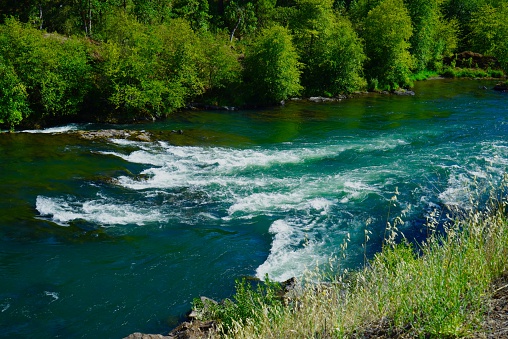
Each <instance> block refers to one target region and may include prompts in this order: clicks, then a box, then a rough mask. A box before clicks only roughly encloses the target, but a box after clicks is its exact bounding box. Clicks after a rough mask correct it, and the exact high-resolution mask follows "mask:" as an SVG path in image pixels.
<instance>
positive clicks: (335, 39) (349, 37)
mask: <svg viewBox="0 0 508 339" xmlns="http://www.w3.org/2000/svg"><path fill="white" fill-rule="evenodd" d="M333 19H334V20H333V22H331V23H330V27H329V29H327V30H325V31H324V32H320V33H319V34H318V35H317V36H316V37H315V38H314V43H313V45H312V46H313V49H312V51H309V53H308V54H304V55H305V56H306V57H307V59H305V60H302V61H304V62H305V63H306V66H305V68H304V71H303V77H302V82H303V85H304V86H305V91H306V93H307V94H308V95H323V94H325V92H327V93H329V95H330V96H335V95H338V94H341V93H351V92H353V91H356V90H358V89H361V88H363V87H365V80H364V79H363V78H362V74H363V63H364V61H365V59H366V57H365V54H364V52H363V45H362V42H361V40H360V39H359V37H358V35H357V34H356V32H355V31H354V30H353V27H352V25H351V23H350V22H349V20H348V19H347V18H345V17H333Z"/></svg>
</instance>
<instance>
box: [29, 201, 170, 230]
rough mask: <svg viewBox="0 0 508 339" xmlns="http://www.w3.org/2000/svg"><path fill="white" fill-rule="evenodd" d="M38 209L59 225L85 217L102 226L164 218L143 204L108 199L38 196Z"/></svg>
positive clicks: (155, 220) (140, 222) (153, 220)
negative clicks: (123, 202)
mask: <svg viewBox="0 0 508 339" xmlns="http://www.w3.org/2000/svg"><path fill="white" fill-rule="evenodd" d="M36 209H37V211H38V212H39V213H40V215H41V216H43V217H49V218H50V219H51V220H52V221H53V222H55V223H57V224H59V225H64V226H65V225H68V224H69V222H71V221H73V220H80V219H81V220H86V221H89V222H94V223H97V224H100V225H103V226H109V225H127V224H137V225H140V226H141V225H144V224H145V223H146V222H157V221H159V220H161V219H162V217H161V213H160V212H159V211H158V210H154V209H151V208H141V207H137V206H135V205H132V204H120V203H114V202H110V201H108V200H106V199H98V200H90V201H84V202H79V201H72V200H66V199H62V198H48V197H44V196H38V197H37V200H36Z"/></svg>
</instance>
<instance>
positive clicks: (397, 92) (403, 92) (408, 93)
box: [393, 89, 415, 96]
mask: <svg viewBox="0 0 508 339" xmlns="http://www.w3.org/2000/svg"><path fill="white" fill-rule="evenodd" d="M393 94H395V95H409V96H413V95H415V92H413V91H409V90H406V89H398V90H396V91H393Z"/></svg>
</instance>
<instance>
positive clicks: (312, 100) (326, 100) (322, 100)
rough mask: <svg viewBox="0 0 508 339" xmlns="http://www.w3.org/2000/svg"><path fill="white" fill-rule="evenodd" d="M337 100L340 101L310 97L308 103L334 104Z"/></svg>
mask: <svg viewBox="0 0 508 339" xmlns="http://www.w3.org/2000/svg"><path fill="white" fill-rule="evenodd" d="M338 100H340V99H336V98H325V97H310V98H309V101H310V102H335V101H338Z"/></svg>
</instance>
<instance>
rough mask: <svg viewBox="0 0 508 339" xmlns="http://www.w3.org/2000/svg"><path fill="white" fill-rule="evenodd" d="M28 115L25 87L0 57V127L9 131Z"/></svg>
mask: <svg viewBox="0 0 508 339" xmlns="http://www.w3.org/2000/svg"><path fill="white" fill-rule="evenodd" d="M29 114H30V108H29V105H28V94H27V92H26V87H25V85H23V83H21V81H20V80H19V78H18V76H17V75H16V73H15V71H14V68H13V67H12V66H9V65H6V64H5V63H4V61H3V59H2V58H1V57H0V125H3V124H5V125H6V126H7V127H8V128H9V129H11V130H12V129H14V127H15V126H16V125H17V124H19V123H20V122H21V121H22V120H23V118H25V117H27V116H28V115H29Z"/></svg>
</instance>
